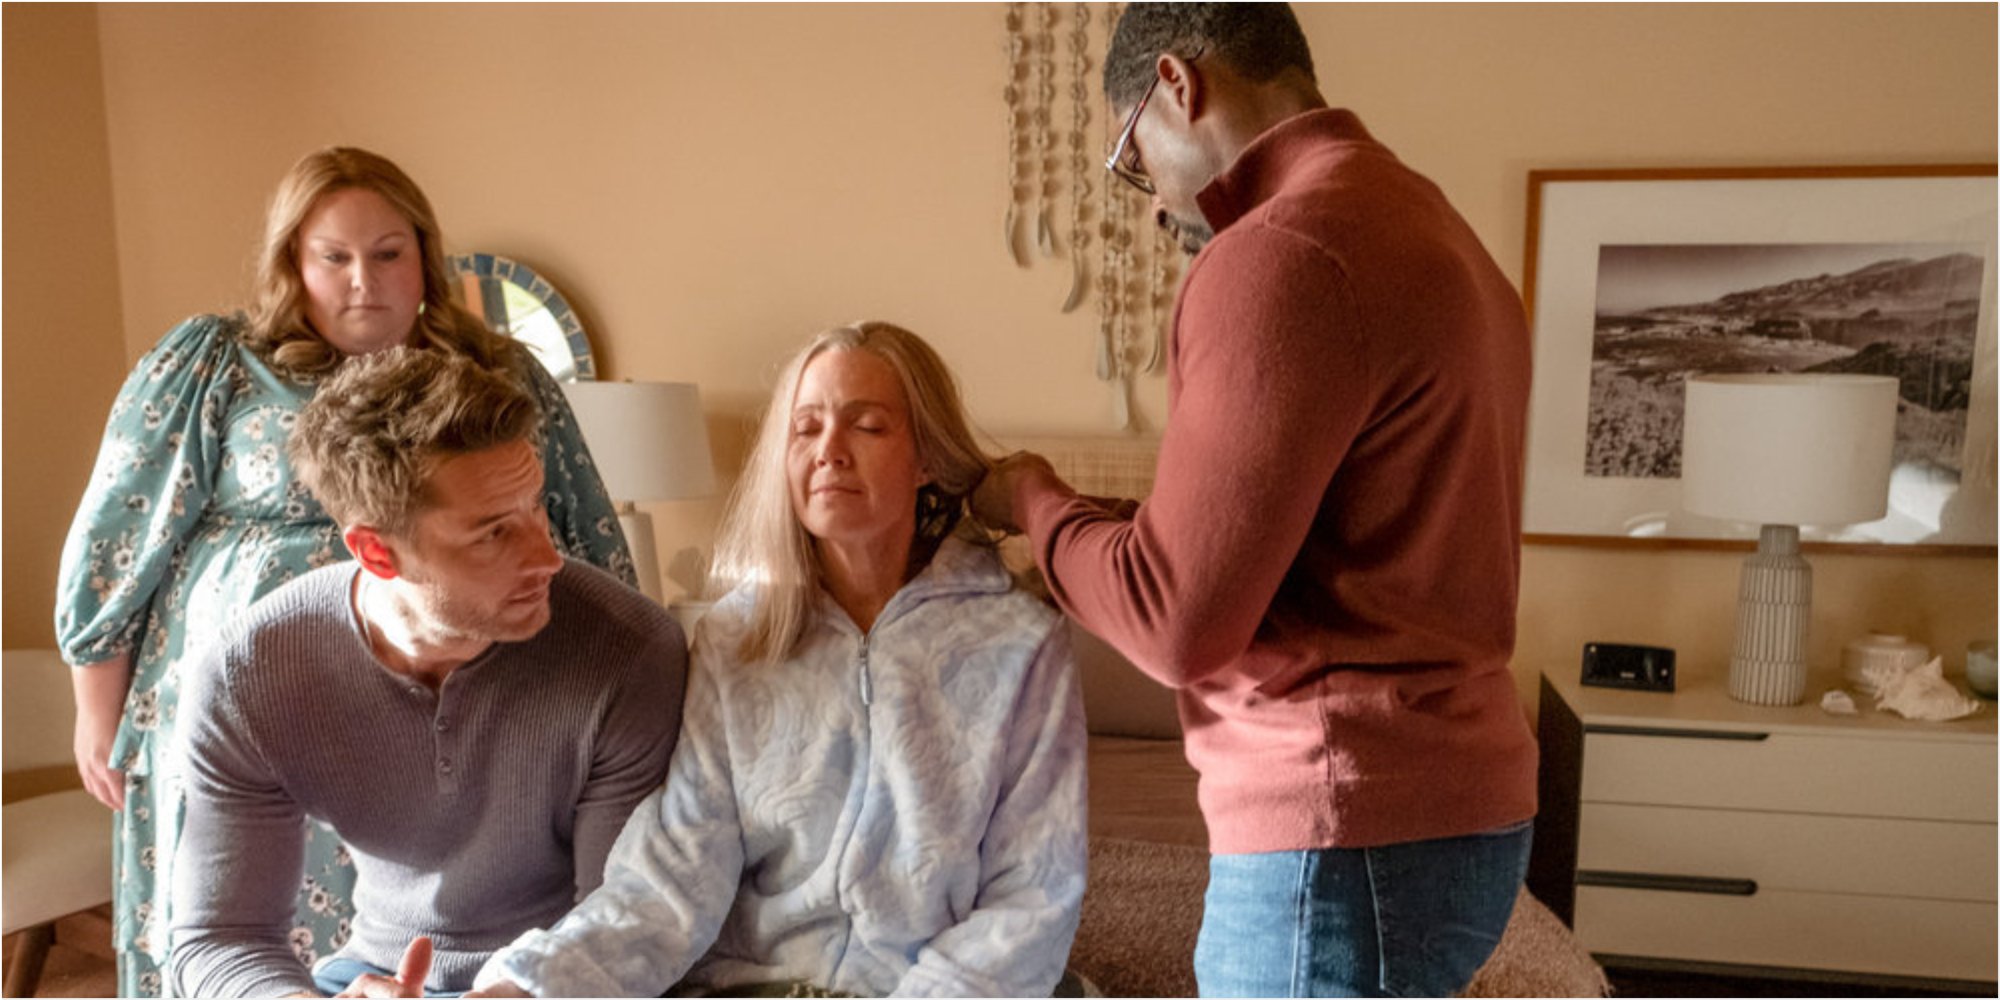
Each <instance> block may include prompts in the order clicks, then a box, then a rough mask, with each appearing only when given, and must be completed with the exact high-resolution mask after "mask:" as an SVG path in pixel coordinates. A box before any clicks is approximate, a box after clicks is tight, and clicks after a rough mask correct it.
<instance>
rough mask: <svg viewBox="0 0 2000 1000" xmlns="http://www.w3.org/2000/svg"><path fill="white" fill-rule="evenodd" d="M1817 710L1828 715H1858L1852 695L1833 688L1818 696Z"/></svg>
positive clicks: (1858, 711)
mask: <svg viewBox="0 0 2000 1000" xmlns="http://www.w3.org/2000/svg"><path fill="white" fill-rule="evenodd" d="M1819 710H1820V711H1822V712H1825V713H1826V714H1828V715H1860V714H1861V710H1860V709H1858V708H1856V707H1854V696H1853V695H1850V694H1848V693H1847V692H1845V691H1842V690H1840V689H1839V688H1835V689H1833V690H1831V691H1828V692H1827V693H1825V694H1823V695H1820V697H1819Z"/></svg>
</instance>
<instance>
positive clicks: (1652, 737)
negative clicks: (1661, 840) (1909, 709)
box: [1580, 728, 2000, 823]
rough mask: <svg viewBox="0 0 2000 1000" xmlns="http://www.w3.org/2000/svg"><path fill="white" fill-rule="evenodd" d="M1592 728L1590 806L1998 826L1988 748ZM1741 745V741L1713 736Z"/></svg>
mask: <svg viewBox="0 0 2000 1000" xmlns="http://www.w3.org/2000/svg"><path fill="white" fill-rule="evenodd" d="M1685 732H1687V733H1688V734H1689V735H1659V734H1657V733H1627V732H1616V731H1604V729H1603V728H1587V729H1586V730H1585V736H1584V745H1583V777H1582V787H1581V789H1580V794H1581V798H1582V800H1583V801H1584V802H1621V803H1632V804H1641V805H1677V806H1699V807H1705V808H1716V809H1755V810H1762V811H1773V812H1809V813H1835V814H1842V815H1852V816H1878V817H1908V818H1914V819H1936V820H1955V821H1960V822H1973V823H1993V822H1995V820H1996V818H2000V816H1996V813H2000V810H1996V808H1995V784H1994V775H1995V772H1996V768H2000V755H1996V753H1995V751H1994V745H1993V743H1992V742H1990V741H1988V742H1983V743H1982V742H1973V741H1966V742H1958V741H1948V740H1919V739H1882V738H1872V739H1863V738H1849V737H1844V736H1818V735H1809V734H1799V733H1772V734H1768V735H1765V736H1764V737H1763V738H1762V739H1744V738H1740V737H1742V736H1743V735H1745V734H1742V733H1733V732H1726V731H1724V732H1716V733H1705V732H1703V731H1700V730H1687V731H1685ZM1717 737H1738V738H1717Z"/></svg>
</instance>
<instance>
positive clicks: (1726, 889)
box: [1576, 868, 1757, 896]
mask: <svg viewBox="0 0 2000 1000" xmlns="http://www.w3.org/2000/svg"><path fill="white" fill-rule="evenodd" d="M1576 884H1577V885H1594V886H1600V887H1602V888H1606V889H1650V890H1653V891H1656V892H1702V893H1707V894H1709V895H1711V896H1755V895H1756V894H1757V881H1756V880H1755V879H1747V878H1708V877H1706V876H1702V875H1652V874H1648V873H1646V872H1607V871H1597V870H1595V869H1590V868H1579V869H1577V872H1576Z"/></svg>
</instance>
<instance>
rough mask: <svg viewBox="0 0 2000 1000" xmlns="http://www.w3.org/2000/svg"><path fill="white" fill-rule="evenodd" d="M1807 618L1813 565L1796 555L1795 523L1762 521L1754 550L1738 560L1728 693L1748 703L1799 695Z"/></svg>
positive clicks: (1790, 701) (1785, 701) (1794, 700)
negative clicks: (1740, 564)
mask: <svg viewBox="0 0 2000 1000" xmlns="http://www.w3.org/2000/svg"><path fill="white" fill-rule="evenodd" d="M1811 620H1812V567H1811V566H1810V565H1808V564H1807V563H1806V560H1805V557H1804V556H1801V555H1799V529H1798V528H1797V527H1796V526H1794V525H1789V524H1767V525H1764V527H1763V529H1762V530H1761V531H1759V532H1758V534H1757V551H1756V552H1754V553H1752V554H1751V555H1750V557H1749V558H1747V559H1745V560H1743V582H1742V586H1741V588H1740V589H1739V590H1738V592H1737V597H1736V649H1735V652H1734V653H1733V654H1732V655H1731V656H1730V658H1729V696H1730V697H1731V698H1734V699H1736V700H1737V701H1742V702H1749V703H1750V704H1752V705H1796V704H1798V703H1799V702H1801V701H1804V700H1805V695H1806V627H1807V625H1809V624H1810V623H1811Z"/></svg>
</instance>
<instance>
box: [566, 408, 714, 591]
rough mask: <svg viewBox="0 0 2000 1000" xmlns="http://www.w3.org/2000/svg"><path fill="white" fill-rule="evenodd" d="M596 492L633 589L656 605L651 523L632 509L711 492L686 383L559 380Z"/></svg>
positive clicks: (703, 424)
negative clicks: (605, 501) (618, 531)
mask: <svg viewBox="0 0 2000 1000" xmlns="http://www.w3.org/2000/svg"><path fill="white" fill-rule="evenodd" d="M563 395H565V396H567V397H568V398H569V406H570V409H571V410H572V411H574V412H575V413H576V422H577V426H578V427H579V428H580V429H581V430H582V431H583V439H584V442H585V443H586V444H588V445H589V446H590V457H591V459H592V460H593V461H594V462H596V464H597V473H598V475H600V476H602V477H603V478H604V492H606V493H608V494H610V496H611V499H612V500H613V501H615V502H616V503H617V506H618V524H619V526H620V527H621V528H623V529H624V531H625V541H626V542H627V543H628V544H630V545H631V547H632V567H633V570H634V571H635V572H636V573H637V574H638V577H639V589H640V590H642V591H644V592H645V594H646V596H647V597H650V598H652V599H653V600H655V601H660V602H662V603H664V602H665V601H664V596H663V589H662V587H661V584H660V559H659V554H658V548H657V546H656V543H655V542H654V541H653V518H652V516H651V515H649V514H647V513H646V512H644V511H642V510H639V509H638V507H637V506H636V505H637V503H639V502H642V501H652V500H692V499H696V498H699V497H706V496H712V495H714V493H715V462H714V460H713V459H712V458H711V457H710V454H709V450H708V422H707V419H706V418H705V417H704V416H703V414H702V409H701V390H700V389H698V388H696V387H695V386H694V385H693V384H691V383H687V382H598V381H583V382H565V383H563Z"/></svg>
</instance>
